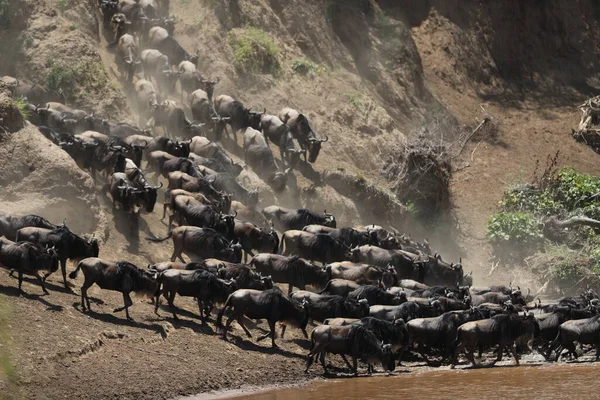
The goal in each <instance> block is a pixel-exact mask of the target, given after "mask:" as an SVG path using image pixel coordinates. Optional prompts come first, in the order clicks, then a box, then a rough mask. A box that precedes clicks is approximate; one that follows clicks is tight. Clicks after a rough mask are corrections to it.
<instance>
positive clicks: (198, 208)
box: [169, 196, 243, 248]
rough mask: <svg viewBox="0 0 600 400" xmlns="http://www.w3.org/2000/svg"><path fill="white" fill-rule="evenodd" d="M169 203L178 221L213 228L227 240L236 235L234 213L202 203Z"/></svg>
mask: <svg viewBox="0 0 600 400" xmlns="http://www.w3.org/2000/svg"><path fill="white" fill-rule="evenodd" d="M178 197H179V196H178ZM171 204H172V206H174V208H173V211H174V212H176V213H177V214H178V216H179V218H180V221H181V220H182V219H183V220H185V222H186V224H187V225H190V226H197V227H199V228H211V229H214V230H215V231H217V232H219V233H220V234H221V235H223V236H224V237H225V238H226V239H228V240H233V239H234V238H235V237H236V236H237V235H236V234H235V215H231V214H223V213H222V212H220V211H219V210H218V209H217V208H215V207H213V206H208V205H204V204H188V205H186V204H180V202H177V201H175V202H172V203H171ZM170 221H171V220H170V219H169V222H170ZM169 225H170V224H169ZM169 228H170V226H169ZM242 248H243V244H242Z"/></svg>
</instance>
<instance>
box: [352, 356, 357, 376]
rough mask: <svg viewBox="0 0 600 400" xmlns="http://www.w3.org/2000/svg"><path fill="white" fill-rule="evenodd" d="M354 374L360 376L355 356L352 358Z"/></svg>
mask: <svg viewBox="0 0 600 400" xmlns="http://www.w3.org/2000/svg"><path fill="white" fill-rule="evenodd" d="M352 372H353V373H354V376H358V358H357V357H356V356H355V355H353V356H352Z"/></svg>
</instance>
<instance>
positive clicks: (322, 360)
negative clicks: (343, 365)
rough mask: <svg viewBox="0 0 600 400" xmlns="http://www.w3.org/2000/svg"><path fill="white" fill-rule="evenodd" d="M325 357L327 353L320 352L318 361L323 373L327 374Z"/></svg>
mask: <svg viewBox="0 0 600 400" xmlns="http://www.w3.org/2000/svg"><path fill="white" fill-rule="evenodd" d="M326 355H327V353H326V352H324V351H322V352H321V354H319V360H320V361H321V365H322V366H323V371H325V373H327V362H325V356H326ZM348 366H350V364H348Z"/></svg>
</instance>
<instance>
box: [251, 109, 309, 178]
mask: <svg viewBox="0 0 600 400" xmlns="http://www.w3.org/2000/svg"><path fill="white" fill-rule="evenodd" d="M260 128H261V130H262V133H263V134H264V135H265V140H267V141H268V140H270V141H272V142H273V143H275V145H277V147H279V155H280V156H281V161H283V162H284V163H285V164H286V165H287V166H289V167H292V168H294V167H295V166H296V164H297V163H298V160H299V159H300V155H301V154H304V155H305V157H306V150H302V149H298V148H296V145H295V144H294V136H293V135H292V132H290V128H289V127H288V126H287V125H286V124H284V123H283V122H282V121H281V120H280V119H279V118H277V117H276V116H274V115H269V114H263V115H262V116H261V117H260Z"/></svg>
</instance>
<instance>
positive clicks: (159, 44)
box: [148, 26, 198, 65]
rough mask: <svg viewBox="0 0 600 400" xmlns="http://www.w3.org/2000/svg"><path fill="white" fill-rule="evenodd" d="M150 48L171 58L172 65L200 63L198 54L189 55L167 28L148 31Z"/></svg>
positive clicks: (156, 27) (157, 27)
mask: <svg viewBox="0 0 600 400" xmlns="http://www.w3.org/2000/svg"><path fill="white" fill-rule="evenodd" d="M148 48H150V49H156V50H158V51H160V52H161V53H162V54H164V55H166V56H167V57H169V61H170V62H171V65H179V63H181V62H182V61H190V62H192V63H194V64H197V63H198V52H196V53H195V54H189V53H188V52H187V51H185V49H184V48H183V47H181V45H180V44H179V43H178V42H177V40H175V39H174V38H173V37H172V36H170V35H169V32H168V31H167V30H166V29H165V28H162V27H160V26H155V27H152V28H150V30H149V31H148Z"/></svg>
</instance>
